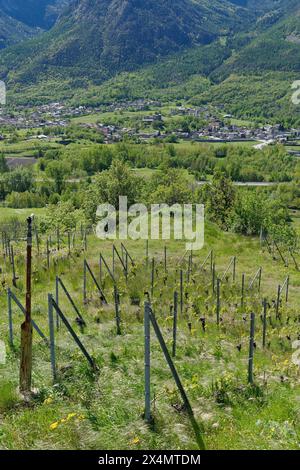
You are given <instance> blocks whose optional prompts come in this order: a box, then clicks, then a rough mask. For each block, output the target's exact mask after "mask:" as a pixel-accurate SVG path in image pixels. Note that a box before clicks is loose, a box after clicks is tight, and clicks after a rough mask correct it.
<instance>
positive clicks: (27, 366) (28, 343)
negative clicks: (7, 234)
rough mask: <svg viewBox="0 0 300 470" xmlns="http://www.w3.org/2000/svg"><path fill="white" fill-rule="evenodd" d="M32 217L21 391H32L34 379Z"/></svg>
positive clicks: (28, 235) (28, 255) (28, 247)
mask: <svg viewBox="0 0 300 470" xmlns="http://www.w3.org/2000/svg"><path fill="white" fill-rule="evenodd" d="M31 264H32V217H28V219H27V265H26V316H25V321H24V323H23V324H22V326H21V361H20V392H21V393H23V394H25V395H29V394H30V393H31V380H32V324H31V268H32V266H31Z"/></svg>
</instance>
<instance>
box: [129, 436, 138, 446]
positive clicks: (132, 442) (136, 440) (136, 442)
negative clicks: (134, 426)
mask: <svg viewBox="0 0 300 470" xmlns="http://www.w3.org/2000/svg"><path fill="white" fill-rule="evenodd" d="M140 442H141V441H140V439H139V438H138V437H135V438H134V439H132V441H131V443H130V444H132V445H137V444H139V443H140Z"/></svg>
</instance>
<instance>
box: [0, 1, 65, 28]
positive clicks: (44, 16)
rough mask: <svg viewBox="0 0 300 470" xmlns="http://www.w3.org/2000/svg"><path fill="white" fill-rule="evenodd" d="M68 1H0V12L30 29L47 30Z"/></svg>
mask: <svg viewBox="0 0 300 470" xmlns="http://www.w3.org/2000/svg"><path fill="white" fill-rule="evenodd" d="M68 3H69V0H25V1H24V0H0V10H1V11H3V12H4V13H5V14H6V15H7V16H9V17H11V18H13V19H15V20H17V21H19V22H20V23H24V24H25V25H27V26H30V27H32V28H36V27H39V28H43V29H49V28H50V27H51V26H53V24H54V23H55V21H56V20H57V17H58V16H59V14H60V13H61V11H62V10H63V8H64V7H65V6H66V5H67V4H68Z"/></svg>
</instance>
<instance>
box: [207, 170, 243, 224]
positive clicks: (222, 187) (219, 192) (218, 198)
mask: <svg viewBox="0 0 300 470" xmlns="http://www.w3.org/2000/svg"><path fill="white" fill-rule="evenodd" d="M235 197H236V191H235V189H234V187H233V185H232V182H231V181H230V180H229V179H228V178H226V176H225V175H224V174H220V173H215V174H214V177H213V179H212V183H211V184H205V185H204V186H203V187H202V188H200V190H199V198H200V201H201V202H202V203H204V204H205V207H206V213H207V214H208V215H209V217H210V218H211V219H212V220H213V221H214V222H216V223H217V224H218V225H219V226H220V227H221V228H223V229H224V230H228V229H229V227H230V224H231V218H232V211H233V207H234V204H235Z"/></svg>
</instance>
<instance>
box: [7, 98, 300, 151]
mask: <svg viewBox="0 0 300 470" xmlns="http://www.w3.org/2000/svg"><path fill="white" fill-rule="evenodd" d="M97 115H99V117H98V118H97ZM89 117H91V119H89ZM117 117H118V118H119V119H118V121H120V122H121V121H123V122H124V123H125V125H122V124H117V123H115V121H116V119H114V118H117ZM132 117H134V118H135V122H134V125H130V120H131V119H130V118H132ZM127 118H128V119H127ZM178 118H181V119H182V118H190V119H195V121H196V122H197V121H198V123H199V125H198V127H197V128H196V129H195V125H194V126H193V128H192V129H189V128H187V126H186V125H180V120H178ZM172 120H174V121H176V122H178V126H177V127H176V126H173V127H172V129H170V128H168V127H170V126H166V123H169V122H171V121H172ZM70 124H76V125H78V126H80V127H82V128H88V129H94V130H95V131H97V132H99V135H101V136H103V141H104V143H107V144H109V143H114V142H120V141H122V140H123V139H124V137H126V138H131V139H134V140H135V141H136V142H138V141H141V142H145V141H148V140H151V139H160V140H162V141H163V140H165V139H173V141H174V142H176V139H178V140H187V141H189V140H190V141H199V142H211V143H213V142H228V143H230V142H241V143H242V142H257V143H258V145H259V144H260V145H268V144H272V143H282V144H286V143H290V142H291V141H292V142H294V141H296V140H297V139H298V138H300V129H284V128H283V127H282V126H281V125H280V124H273V125H271V124H264V125H263V124H260V125H256V124H255V123H253V122H247V121H243V120H238V119H235V118H234V116H232V115H231V114H225V113H224V111H223V110H222V109H211V108H210V107H209V106H202V107H189V106H184V105H182V104H181V103H179V104H177V105H175V106H174V107H172V106H168V107H167V108H166V107H165V106H164V105H163V104H162V103H160V102H158V101H151V100H142V99H140V100H136V101H129V102H118V103H117V104H110V105H105V106H101V107H97V108H94V107H88V106H77V107H72V106H68V105H64V104H62V103H59V102H55V103H50V104H46V105H41V106H36V107H35V108H34V109H33V108H29V107H25V106H22V107H18V108H16V109H14V110H13V111H10V110H6V109H5V108H3V109H2V110H0V139H1V140H5V131H4V130H5V129H9V128H14V129H16V130H21V129H23V130H28V131H29V130H31V129H32V130H35V131H37V132H35V133H33V135H34V134H35V137H36V138H37V139H39V140H47V139H51V128H58V127H59V128H62V129H64V128H67V127H68V126H69V125H70ZM43 129H47V132H45V133H44V132H43ZM49 130H50V131H49ZM31 137H32V136H31V135H30V132H28V138H31ZM299 153H300V150H299Z"/></svg>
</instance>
